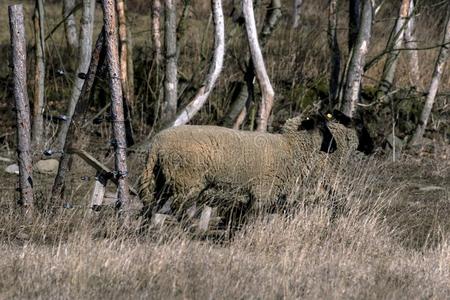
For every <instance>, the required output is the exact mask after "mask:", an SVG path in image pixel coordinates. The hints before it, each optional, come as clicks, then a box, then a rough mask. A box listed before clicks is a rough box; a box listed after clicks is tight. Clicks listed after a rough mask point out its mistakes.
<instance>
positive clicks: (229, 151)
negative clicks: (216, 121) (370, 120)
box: [139, 115, 359, 218]
mask: <svg viewBox="0 0 450 300" xmlns="http://www.w3.org/2000/svg"><path fill="white" fill-rule="evenodd" d="M342 117H343V116H341V115H338V119H337V121H338V122H328V121H327V120H326V119H325V118H323V117H322V116H320V115H316V116H314V117H312V118H309V119H306V120H304V119H302V118H300V117H297V118H293V119H290V120H288V121H287V122H286V125H285V126H284V127H283V130H282V133H281V134H271V133H259V132H248V131H238V130H233V129H229V128H224V127H217V126H189V125H185V126H179V127H172V128H169V129H166V130H163V131H161V132H160V133H158V134H157V135H156V136H155V137H154V138H153V140H152V142H151V145H150V149H149V151H148V157H147V162H146V165H145V169H144V171H143V173H142V175H141V180H140V186H139V195H140V198H141V201H142V202H143V204H144V213H145V214H146V215H147V216H150V215H151V214H152V213H153V212H156V211H158V210H159V209H161V208H162V205H163V204H166V205H165V209H166V210H168V209H169V206H170V210H171V211H172V212H175V214H176V216H177V217H178V218H181V217H182V216H183V214H184V213H185V212H186V209H187V208H188V207H190V206H191V205H192V204H193V203H194V202H195V201H196V200H197V199H198V198H199V196H200V195H201V194H202V193H203V192H205V191H206V190H208V189H211V188H216V189H220V188H225V189H229V190H231V189H232V190H238V191H239V193H241V194H243V195H248V196H249V197H251V198H252V200H253V201H252V206H253V207H254V208H261V207H265V206H266V205H270V204H271V203H273V201H275V200H276V199H279V198H283V197H286V196H287V195H288V194H289V193H290V192H291V191H292V190H293V189H294V187H295V185H296V183H297V181H298V180H299V179H300V180H301V178H302V177H303V176H306V175H307V174H308V172H309V171H310V169H311V168H312V167H313V166H314V163H312V161H313V160H318V161H321V160H326V159H327V158H328V156H332V157H334V158H333V159H337V158H338V157H341V156H342V155H345V154H346V153H348V152H349V151H354V150H356V149H358V147H359V143H358V141H359V137H358V132H357V131H356V130H355V129H354V128H353V127H354V126H353V124H352V120H351V119H346V118H343V121H342V120H341V119H342ZM342 123H346V124H342ZM244 202H245V201H244Z"/></svg>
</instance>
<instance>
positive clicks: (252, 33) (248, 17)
mask: <svg viewBox="0 0 450 300" xmlns="http://www.w3.org/2000/svg"><path fill="white" fill-rule="evenodd" d="M242 12H243V14H244V19H245V29H246V33H247V40H248V44H249V48H250V54H251V57H252V61H253V65H254V67H255V73H256V78H257V80H258V83H259V86H260V89H261V94H262V99H261V104H260V106H259V110H258V120H257V121H258V126H257V128H256V130H257V131H262V132H263V131H266V130H267V124H268V120H269V116H270V111H271V109H272V105H273V99H274V96H275V92H274V90H273V88H272V85H271V83H270V79H269V75H268V74H267V71H266V66H265V64H264V58H263V56H262V52H261V48H260V47H259V42H258V33H257V31H256V23H255V16H254V12H253V1H252V0H243V1H242Z"/></svg>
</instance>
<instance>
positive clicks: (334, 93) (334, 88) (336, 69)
mask: <svg viewBox="0 0 450 300" xmlns="http://www.w3.org/2000/svg"><path fill="white" fill-rule="evenodd" d="M337 24H338V18H337V0H330V2H329V15H328V45H329V47H330V50H331V67H330V95H329V99H328V108H329V109H331V108H332V107H333V105H334V103H336V100H337V97H338V89H339V74H340V69H341V51H340V50H339V43H338V39H337Z"/></svg>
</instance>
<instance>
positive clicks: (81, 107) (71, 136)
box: [51, 30, 105, 204]
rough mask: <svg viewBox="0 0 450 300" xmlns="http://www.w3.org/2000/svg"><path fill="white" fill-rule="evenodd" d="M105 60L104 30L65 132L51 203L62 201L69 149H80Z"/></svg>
mask: <svg viewBox="0 0 450 300" xmlns="http://www.w3.org/2000/svg"><path fill="white" fill-rule="evenodd" d="M104 59H105V47H104V30H102V31H101V32H100V35H99V36H98V39H97V42H96V44H95V48H94V50H93V52H92V56H91V62H90V64H89V69H88V72H87V74H86V80H85V81H84V83H83V87H82V89H81V94H80V99H79V100H78V101H77V104H76V106H75V111H74V114H73V116H72V119H71V122H70V124H69V129H68V131H67V141H66V143H64V148H63V152H62V156H61V158H60V160H59V166H58V173H57V175H56V177H55V181H54V183H53V188H52V197H51V202H52V203H54V204H56V203H60V202H61V201H60V199H64V188H65V187H64V185H65V182H64V181H65V177H66V174H67V173H68V172H70V169H71V165H72V163H71V161H72V156H71V155H70V153H69V152H70V151H69V149H71V148H76V149H80V148H81V146H82V145H81V139H80V137H81V128H82V126H83V124H84V123H85V114H86V110H87V108H88V105H89V100H90V99H91V94H92V92H91V91H92V87H93V86H94V79H95V77H96V74H97V70H98V69H99V68H98V67H99V66H102V65H103V62H104Z"/></svg>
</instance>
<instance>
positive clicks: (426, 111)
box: [411, 3, 450, 145]
mask: <svg viewBox="0 0 450 300" xmlns="http://www.w3.org/2000/svg"><path fill="white" fill-rule="evenodd" d="M449 43H450V3H449V4H448V5H447V22H446V25H445V32H444V38H443V40H442V47H441V49H440V51H439V55H438V57H437V60H436V65H435V67H434V71H433V77H432V78H431V83H430V87H429V89H428V94H427V97H426V100H425V105H424V107H423V109H422V114H421V115H420V120H419V124H418V125H417V128H416V131H415V132H414V135H413V137H412V139H411V145H417V144H420V143H421V142H422V138H423V134H424V132H425V128H426V127H427V123H428V119H429V117H430V114H431V109H432V108H433V104H434V99H435V98H436V94H437V91H438V89H439V84H440V82H441V77H442V72H443V71H444V66H445V63H446V61H447V58H448V49H449V48H450V44H449Z"/></svg>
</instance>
